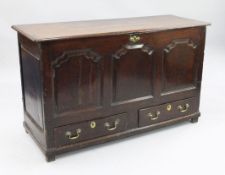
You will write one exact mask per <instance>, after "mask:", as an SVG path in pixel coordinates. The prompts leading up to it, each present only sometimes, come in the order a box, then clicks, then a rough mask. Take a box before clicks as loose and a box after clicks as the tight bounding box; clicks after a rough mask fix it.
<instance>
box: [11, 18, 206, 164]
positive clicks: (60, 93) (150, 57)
mask: <svg viewBox="0 0 225 175" xmlns="http://www.w3.org/2000/svg"><path fill="white" fill-rule="evenodd" d="M207 25H208V23H205V22H200V21H196V20H191V19H186V18H180V17H176V16H172V15H166V16H153V17H138V18H126V19H111V20H95V21H78V22H63V23H48V24H31V25H15V26H13V29H15V30H16V31H17V32H18V43H19V58H20V68H21V82H22V83H21V84H22V95H23V104H24V127H25V129H26V131H27V132H28V133H29V134H30V135H31V136H32V137H33V139H34V140H35V141H36V143H37V144H38V145H39V147H40V148H41V150H42V151H43V152H44V154H45V155H46V158H47V160H48V161H51V160H54V159H55V156H56V155H58V154H61V153H64V152H67V151H70V150H77V149H80V148H84V147H87V146H90V145H95V144H100V143H104V142H108V141H112V140H115V139H119V138H123V137H127V136H130V135H134V134H137V133H142V132H146V131H149V130H152V129H155V128H159V127H163V126H166V125H171V124H174V123H177V122H180V121H185V120H190V121H191V122H197V121H198V117H199V116H200V113H199V100H200V87H201V79H202V65H203V56H204V45H205V33H206V26H207Z"/></svg>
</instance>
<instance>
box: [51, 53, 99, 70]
mask: <svg viewBox="0 0 225 175" xmlns="http://www.w3.org/2000/svg"><path fill="white" fill-rule="evenodd" d="M79 56H84V57H85V58H86V59H89V60H91V61H93V62H95V63H97V62H98V61H99V60H100V59H101V58H102V57H101V56H100V55H99V54H98V53H96V52H94V51H92V50H91V49H80V50H72V51H66V52H64V53H63V54H62V55H61V56H59V57H58V58H56V60H55V61H54V62H53V63H52V66H53V67H54V68H58V67H60V66H61V65H62V64H63V63H65V62H67V61H69V60H70V59H71V58H72V57H79Z"/></svg>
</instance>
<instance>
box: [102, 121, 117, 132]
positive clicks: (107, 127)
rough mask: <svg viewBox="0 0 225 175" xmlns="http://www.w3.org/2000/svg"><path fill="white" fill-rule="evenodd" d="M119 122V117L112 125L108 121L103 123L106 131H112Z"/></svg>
mask: <svg viewBox="0 0 225 175" xmlns="http://www.w3.org/2000/svg"><path fill="white" fill-rule="evenodd" d="M119 123H120V120H119V119H116V120H115V121H114V123H113V124H112V125H110V123H109V122H106V123H105V127H106V129H107V130H108V131H113V130H115V129H116V128H117V125H118V124H119Z"/></svg>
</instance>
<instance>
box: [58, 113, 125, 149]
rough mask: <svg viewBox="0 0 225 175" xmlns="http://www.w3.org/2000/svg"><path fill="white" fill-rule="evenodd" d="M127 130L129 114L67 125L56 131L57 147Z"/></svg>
mask: <svg viewBox="0 0 225 175" xmlns="http://www.w3.org/2000/svg"><path fill="white" fill-rule="evenodd" d="M126 129H127V114H126V113H122V114H117V115H113V116H110V117H106V118H102V119H97V120H92V121H85V122H81V123H77V124H72V125H66V126H62V127H58V128H55V129H54V134H55V145H56V146H57V147H59V146H63V145H69V144H75V143H77V142H81V141H84V140H89V139H93V138H96V137H101V136H104V135H110V134H114V133H117V132H121V131H124V130H126Z"/></svg>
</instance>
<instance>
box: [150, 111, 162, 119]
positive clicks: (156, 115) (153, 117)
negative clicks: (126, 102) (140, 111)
mask: <svg viewBox="0 0 225 175" xmlns="http://www.w3.org/2000/svg"><path fill="white" fill-rule="evenodd" d="M159 115H160V111H156V113H155V115H153V114H152V113H151V112H149V113H148V116H149V117H150V119H151V120H157V119H158V118H159Z"/></svg>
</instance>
